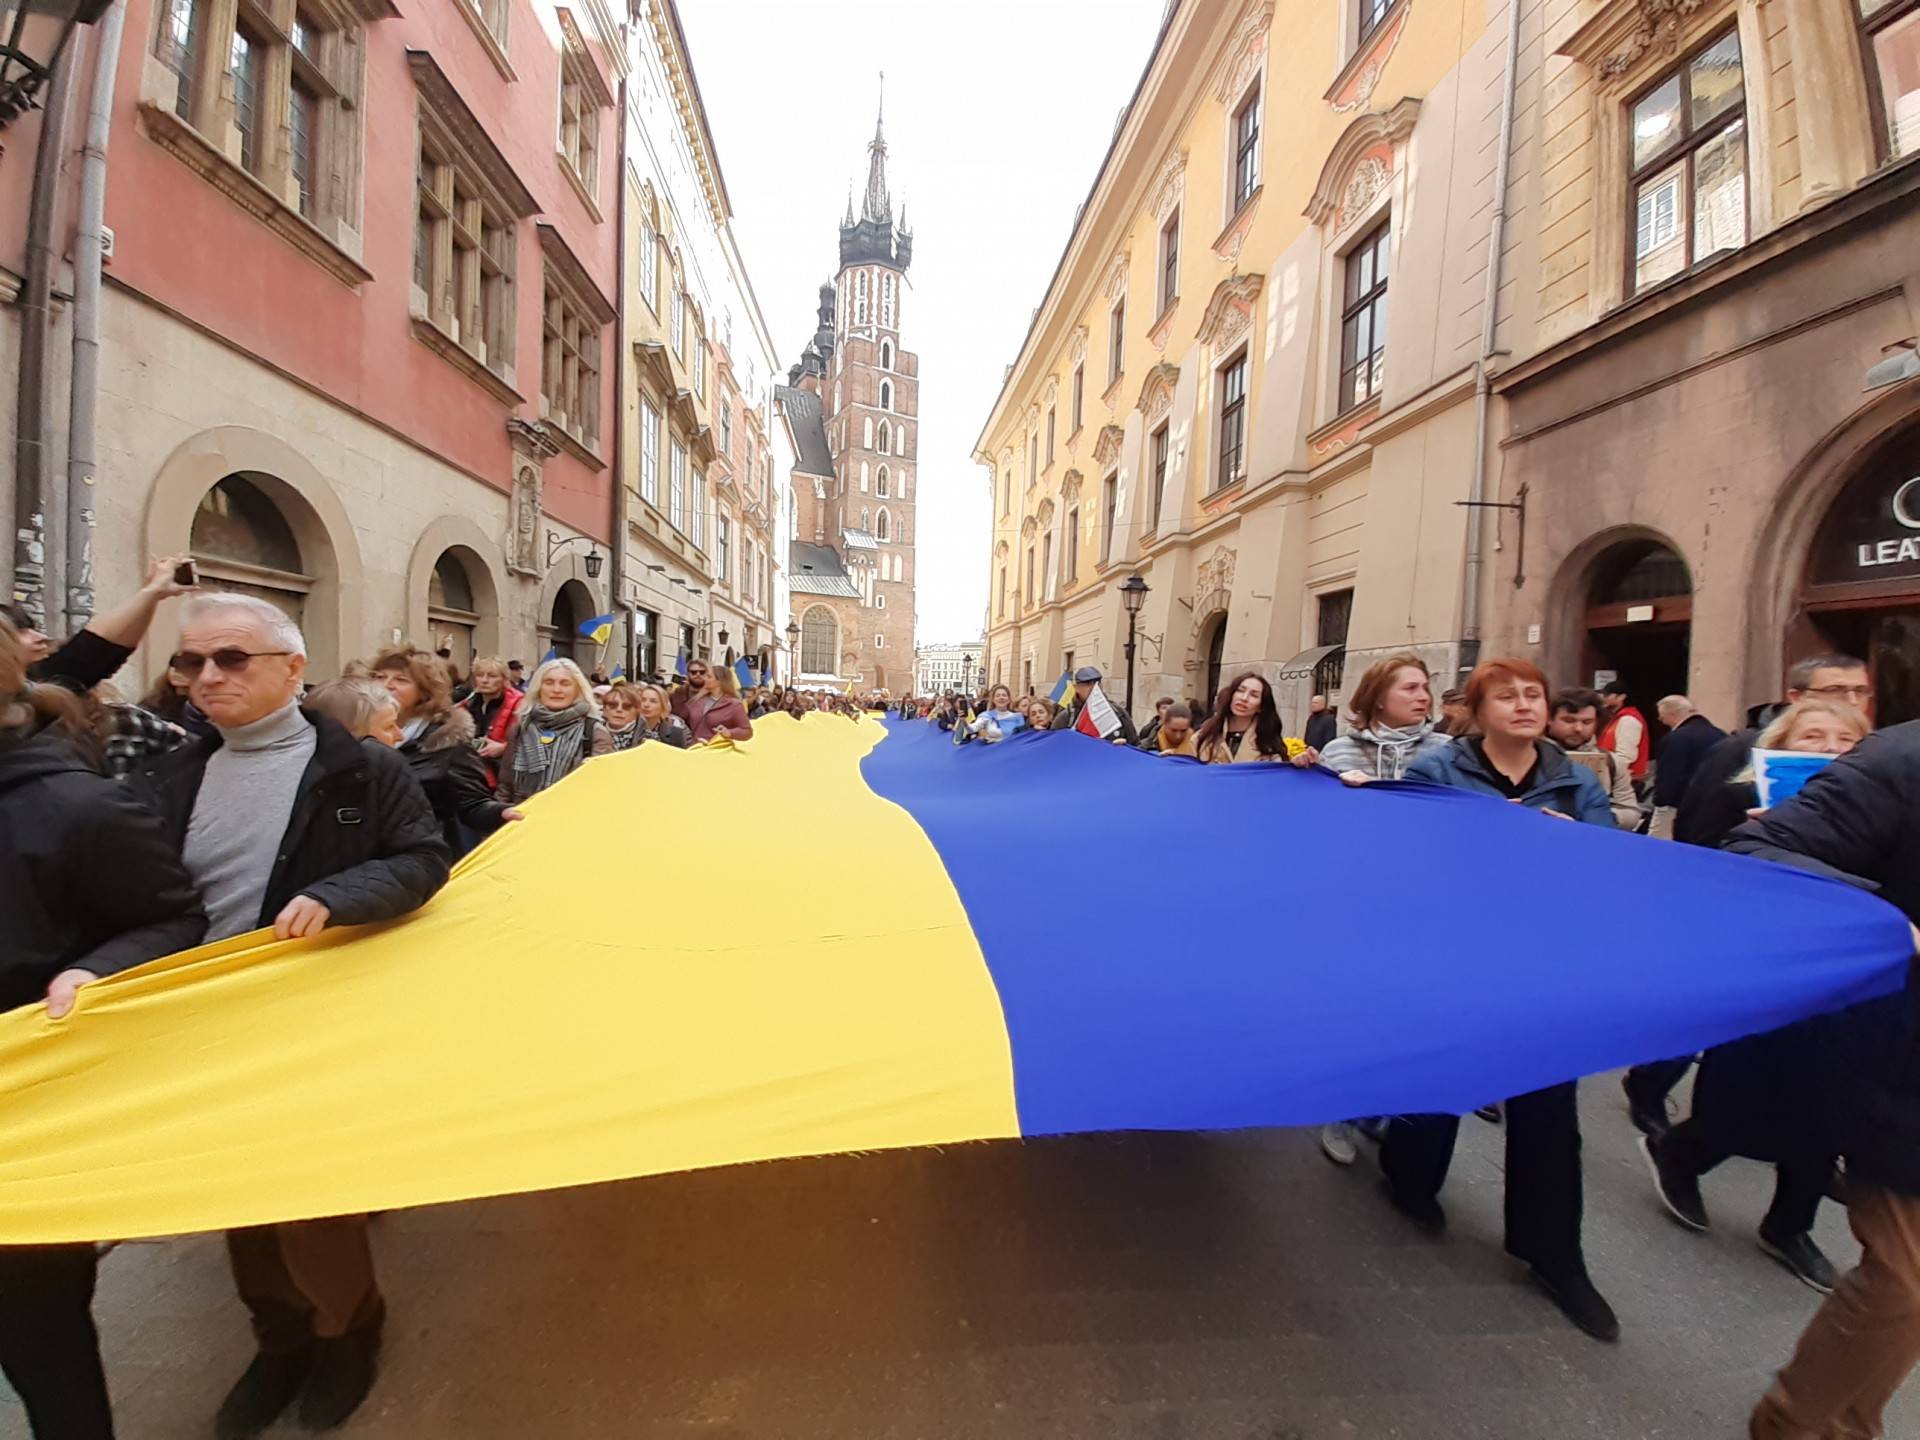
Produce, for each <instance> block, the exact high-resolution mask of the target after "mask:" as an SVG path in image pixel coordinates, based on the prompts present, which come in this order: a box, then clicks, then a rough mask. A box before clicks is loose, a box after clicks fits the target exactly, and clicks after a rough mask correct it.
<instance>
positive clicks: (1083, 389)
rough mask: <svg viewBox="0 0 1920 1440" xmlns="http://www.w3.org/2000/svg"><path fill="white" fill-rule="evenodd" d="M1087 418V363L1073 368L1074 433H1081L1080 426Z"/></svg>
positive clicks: (1083, 362)
mask: <svg viewBox="0 0 1920 1440" xmlns="http://www.w3.org/2000/svg"><path fill="white" fill-rule="evenodd" d="M1086 418H1087V366H1086V362H1085V361H1082V362H1081V363H1080V364H1078V365H1076V366H1074V367H1073V433H1074V434H1076V435H1077V434H1079V433H1080V426H1081V425H1082V424H1083V423H1084V422H1085V420H1086Z"/></svg>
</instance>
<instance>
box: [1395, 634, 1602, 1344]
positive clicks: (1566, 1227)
mask: <svg viewBox="0 0 1920 1440" xmlns="http://www.w3.org/2000/svg"><path fill="white" fill-rule="evenodd" d="M1466 698H1467V708H1468V711H1469V712H1470V714H1471V716H1472V720H1473V729H1474V730H1475V731H1476V732H1477V733H1475V734H1471V735H1467V736H1463V737H1462V738H1461V739H1458V740H1455V741H1454V742H1452V743H1451V744H1449V745H1447V746H1445V747H1444V748H1442V749H1439V750H1435V751H1434V752H1433V753H1432V754H1429V755H1427V756H1425V757H1424V758H1423V759H1421V760H1419V761H1416V762H1415V763H1414V765H1413V766H1412V767H1411V768H1410V769H1409V770H1408V772H1407V773H1408V776H1409V777H1410V778H1412V779H1416V780H1430V781H1432V782H1433V783H1435V784H1438V785H1448V786H1451V787H1453V788H1454V789H1458V790H1472V791H1476V792H1478V793H1479V794H1482V795H1488V796H1493V797H1495V798H1498V799H1501V800H1507V801H1510V802H1512V803H1513V804H1516V805H1520V806H1522V807H1524V808H1526V809H1528V810H1537V811H1539V812H1540V813H1542V814H1544V815H1553V816H1557V817H1558V818H1559V819H1561V820H1580V821H1584V822H1585V823H1587V824H1590V825H1602V826H1605V827H1606V828H1607V829H1609V830H1611V829H1613V828H1614V827H1613V808H1612V807H1611V806H1610V805H1609V804H1608V803H1607V795H1606V792H1605V791H1604V790H1603V789H1601V787H1600V782H1599V780H1597V779H1596V778H1594V774H1593V772H1592V771H1591V770H1588V769H1587V768H1585V767H1584V766H1581V765H1576V764H1575V763H1574V762H1573V761H1571V760H1569V759H1568V758H1567V756H1566V753H1565V752H1564V751H1563V750H1561V749H1560V747H1559V746H1557V745H1555V744H1553V743H1552V742H1550V741H1548V740H1546V739H1545V738H1543V737H1544V736H1545V733H1546V728H1547V716H1548V702H1547V677H1546V676H1545V675H1544V674H1542V673H1541V671H1540V668H1539V666H1537V665H1535V664H1534V663H1533V662H1532V661H1530V660H1517V659H1496V660H1487V661H1484V662H1482V663H1481V664H1480V665H1479V666H1478V667H1477V668H1476V669H1475V670H1474V672H1473V674H1472V675H1471V676H1470V677H1469V678H1468V680H1467V697H1466ZM1459 1132H1460V1117H1459V1116H1457V1115H1403V1116H1400V1117H1397V1118H1396V1119H1395V1120H1394V1121H1393V1122H1392V1124H1390V1125H1389V1126H1388V1127H1387V1134H1386V1139H1385V1140H1384V1141H1383V1142H1382V1144H1381V1146H1380V1168H1381V1169H1382V1170H1383V1171H1384V1172H1386V1178H1387V1194H1388V1196H1389V1197H1390V1198H1391V1199H1392V1201H1393V1204H1394V1207H1395V1208H1396V1209H1398V1210H1399V1211H1400V1212H1401V1213H1402V1214H1404V1215H1405V1216H1407V1218H1408V1219H1410V1220H1412V1221H1413V1222H1414V1223H1415V1224H1416V1225H1418V1226H1420V1227H1421V1228H1422V1229H1423V1230H1427V1231H1430V1232H1437V1231H1439V1230H1440V1229H1442V1228H1443V1227H1444V1226H1445V1224H1446V1215H1445V1213H1444V1212H1443V1211H1442V1210H1441V1209H1440V1201H1439V1198H1438V1197H1439V1194H1440V1187H1441V1185H1443V1184H1444V1183H1445V1182H1446V1178H1447V1167H1448V1166H1449V1165H1450V1164H1451V1163H1452V1161H1453V1147H1454V1142H1455V1140H1456V1139H1457V1138H1458V1136H1459ZM1506 1134H1507V1182H1506V1183H1507V1197H1506V1227H1507V1237H1506V1238H1507V1253H1509V1254H1510V1255H1513V1256H1515V1257H1516V1258H1518V1259H1520V1260H1522V1261H1524V1262H1526V1264H1527V1265H1528V1266H1529V1267H1530V1273H1531V1275H1532V1277H1533V1279H1534V1281H1535V1283H1536V1284H1538V1285H1539V1286H1540V1288H1541V1289H1543V1290H1545V1291H1546V1292H1547V1294H1548V1296H1550V1297H1551V1298H1552V1300H1553V1302H1554V1304H1556V1305H1558V1306H1559V1307H1560V1311H1561V1313H1562V1314H1564V1315H1565V1316H1566V1317H1567V1318H1568V1319H1569V1320H1571V1321H1572V1322H1573V1323H1574V1324H1575V1325H1576V1326H1578V1327H1579V1328H1580V1329H1581V1330H1583V1331H1585V1332H1586V1333H1587V1334H1589V1335H1591V1336H1593V1338H1594V1339H1596V1340H1617V1339H1619V1338H1620V1322H1619V1320H1618V1319H1617V1318H1615V1316H1614V1313H1613V1307H1612V1306H1610V1305H1608V1304H1607V1301H1606V1297H1605V1296H1603V1295H1602V1294H1601V1293H1600V1292H1599V1290H1597V1289H1595V1288H1594V1284H1593V1281H1592V1279H1591V1278H1590V1277H1589V1276H1588V1274H1587V1262H1586V1256H1585V1253H1584V1252H1583V1250H1582V1249H1581V1244H1580V1217H1581V1209H1582V1202H1583V1189H1582V1182H1581V1177H1580V1101H1579V1091H1578V1088H1577V1082H1576V1081H1574V1080H1568V1081H1565V1082H1564V1083H1562V1084H1559V1085H1549V1086H1548V1087H1547V1088H1546V1089H1544V1090H1535V1091H1533V1092H1531V1093H1530V1094H1526V1095H1517V1096H1515V1097H1513V1098H1512V1099H1510V1100H1508V1101H1507V1103H1506Z"/></svg>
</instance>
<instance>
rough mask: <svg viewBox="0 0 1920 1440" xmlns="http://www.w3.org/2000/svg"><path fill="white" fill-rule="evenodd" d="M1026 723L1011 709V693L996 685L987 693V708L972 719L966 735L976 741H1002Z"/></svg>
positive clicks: (1024, 726) (1003, 686) (1002, 686)
mask: <svg viewBox="0 0 1920 1440" xmlns="http://www.w3.org/2000/svg"><path fill="white" fill-rule="evenodd" d="M1026 723H1027V718H1026V716H1024V715H1022V714H1021V713H1020V712H1019V711H1018V710H1016V709H1014V708H1013V691H1012V690H1010V689H1008V688H1007V687H1006V686H1005V685H996V686H994V687H993V689H991V690H989V691H988V692H987V708H986V709H985V710H983V711H981V712H980V714H978V715H976V716H975V717H974V719H973V723H972V724H970V725H968V726H967V733H968V734H969V735H970V736H972V737H973V738H974V739H976V740H1004V739H1006V738H1007V736H1009V735H1012V734H1015V733H1017V732H1018V731H1020V730H1022V729H1024V728H1026Z"/></svg>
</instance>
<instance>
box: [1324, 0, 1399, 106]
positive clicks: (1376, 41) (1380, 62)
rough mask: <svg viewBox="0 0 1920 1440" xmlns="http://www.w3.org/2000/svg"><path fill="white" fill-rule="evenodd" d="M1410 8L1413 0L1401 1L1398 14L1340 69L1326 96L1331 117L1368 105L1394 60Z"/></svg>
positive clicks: (1379, 29)
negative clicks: (1382, 75)
mask: <svg viewBox="0 0 1920 1440" xmlns="http://www.w3.org/2000/svg"><path fill="white" fill-rule="evenodd" d="M1412 9H1413V0H1404V3H1403V4H1402V5H1401V6H1400V11H1399V14H1397V15H1392V16H1389V18H1388V19H1387V21H1386V23H1385V24H1383V25H1381V26H1380V27H1379V28H1378V29H1376V30H1375V31H1374V32H1373V34H1371V35H1369V36H1368V37H1367V40H1366V43H1365V44H1364V45H1362V46H1361V47H1360V49H1359V50H1358V51H1356V52H1355V53H1354V55H1353V57H1352V58H1351V59H1349V60H1348V61H1347V63H1346V65H1345V66H1344V67H1343V68H1342V69H1341V71H1340V75H1339V77H1338V78H1337V79H1335V81H1334V82H1333V88H1332V89H1330V90H1328V91H1327V93H1326V97H1325V98H1326V102H1327V104H1328V105H1329V106H1331V107H1332V109H1333V113H1334V114H1336V115H1350V114H1352V113H1353V112H1354V111H1355V110H1363V109H1365V108H1366V107H1367V105H1368V104H1369V103H1371V101H1372V100H1373V94H1374V91H1376V90H1378V89H1379V88H1380V73H1381V71H1382V70H1384V69H1385V68H1386V64H1387V61H1389V60H1391V59H1392V58H1393V52H1394V51H1395V50H1397V49H1399V48H1400V37H1401V36H1402V35H1404V34H1405V33H1406V30H1407V14H1408V12H1409V11H1411V10H1412ZM1356 65H1357V66H1358V68H1357V69H1356V68H1355V66H1356Z"/></svg>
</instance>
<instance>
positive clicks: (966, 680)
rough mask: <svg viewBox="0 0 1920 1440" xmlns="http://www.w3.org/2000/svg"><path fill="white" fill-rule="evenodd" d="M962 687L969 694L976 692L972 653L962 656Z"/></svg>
mask: <svg viewBox="0 0 1920 1440" xmlns="http://www.w3.org/2000/svg"><path fill="white" fill-rule="evenodd" d="M960 688H961V690H962V691H964V692H965V693H966V694H968V695H971V694H973V692H974V683H973V656H972V654H971V653H969V654H966V655H962V656H961V657H960Z"/></svg>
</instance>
